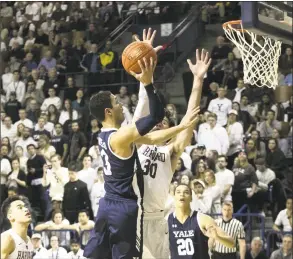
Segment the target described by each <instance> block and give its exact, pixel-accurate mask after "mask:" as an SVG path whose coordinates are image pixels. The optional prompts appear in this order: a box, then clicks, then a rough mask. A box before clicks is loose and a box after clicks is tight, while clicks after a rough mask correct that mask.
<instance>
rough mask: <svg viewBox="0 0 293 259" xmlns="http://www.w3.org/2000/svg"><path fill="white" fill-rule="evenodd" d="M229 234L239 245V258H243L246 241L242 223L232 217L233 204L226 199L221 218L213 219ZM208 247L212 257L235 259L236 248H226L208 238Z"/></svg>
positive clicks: (215, 258)
mask: <svg viewBox="0 0 293 259" xmlns="http://www.w3.org/2000/svg"><path fill="white" fill-rule="evenodd" d="M215 221H216V223H217V225H218V226H219V227H220V228H222V229H223V230H224V231H225V232H226V233H227V234H228V235H229V236H231V237H232V238H234V241H235V244H237V241H238V245H239V253H240V259H245V252H246V243H245V232H244V227H243V225H242V223H241V222H240V221H239V220H237V219H234V218H233V204H232V203H231V202H229V201H226V202H224V203H223V205H222V218H219V219H216V220H215ZM209 248H210V249H211V250H212V259H237V254H236V252H237V248H236V247H235V248H227V247H225V246H223V245H221V244H220V243H219V242H218V241H215V240H214V239H209Z"/></svg>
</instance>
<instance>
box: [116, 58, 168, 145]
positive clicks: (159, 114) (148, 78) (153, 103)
mask: <svg viewBox="0 0 293 259" xmlns="http://www.w3.org/2000/svg"><path fill="white" fill-rule="evenodd" d="M138 63H139V66H140V68H141V71H142V72H141V74H135V73H134V72H132V71H131V74H132V75H133V76H134V77H135V78H136V79H137V80H138V81H140V82H141V83H142V84H143V85H144V86H145V89H146V92H147V95H148V99H149V107H150V114H149V115H148V116H146V117H143V118H141V119H139V120H137V121H136V122H135V124H132V125H127V126H124V127H121V128H120V129H119V130H118V131H117V132H116V133H114V134H113V136H112V137H111V138H110V145H111V147H112V148H113V149H114V150H115V149H118V150H120V149H121V147H123V148H125V147H127V146H128V147H129V146H131V144H132V143H134V142H135V141H136V140H138V139H139V138H141V137H142V136H144V135H146V134H147V133H149V132H150V131H151V130H152V129H153V128H154V126H155V125H156V124H158V123H159V122H161V121H162V120H163V118H164V115H165V111H164V106H163V104H162V102H161V100H160V98H159V96H158V95H157V93H156V91H155V89H154V87H153V84H152V83H151V82H152V78H153V72H154V70H155V66H156V64H155V63H154V61H153V59H152V58H150V60H149V61H147V60H146V59H145V58H144V59H143V62H142V61H139V62H138Z"/></svg>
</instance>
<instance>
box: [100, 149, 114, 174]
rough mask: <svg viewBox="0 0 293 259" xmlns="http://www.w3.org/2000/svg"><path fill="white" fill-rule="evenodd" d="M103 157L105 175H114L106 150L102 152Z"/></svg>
mask: <svg viewBox="0 0 293 259" xmlns="http://www.w3.org/2000/svg"><path fill="white" fill-rule="evenodd" d="M101 157H102V160H103V164H104V174H105V175H112V171H111V165H110V163H109V157H108V155H107V154H106V152H105V150H104V149H102V151H101Z"/></svg>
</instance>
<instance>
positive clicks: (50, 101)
mask: <svg viewBox="0 0 293 259" xmlns="http://www.w3.org/2000/svg"><path fill="white" fill-rule="evenodd" d="M48 94H49V97H48V98H46V99H45V100H44V102H43V104H42V106H41V110H42V111H48V108H49V106H50V105H51V104H53V105H55V106H56V108H57V109H58V110H60V108H61V99H60V98H59V97H58V96H56V90H55V89H54V88H49V90H48Z"/></svg>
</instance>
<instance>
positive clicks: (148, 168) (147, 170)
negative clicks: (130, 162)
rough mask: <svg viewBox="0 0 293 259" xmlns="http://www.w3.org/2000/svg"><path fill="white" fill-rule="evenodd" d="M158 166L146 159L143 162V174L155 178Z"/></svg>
mask: <svg viewBox="0 0 293 259" xmlns="http://www.w3.org/2000/svg"><path fill="white" fill-rule="evenodd" d="M157 169H158V164H157V163H152V162H151V160H149V159H147V160H146V161H145V165H144V170H143V174H144V175H148V174H149V175H150V177H152V178H155V177H156V174H157Z"/></svg>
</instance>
